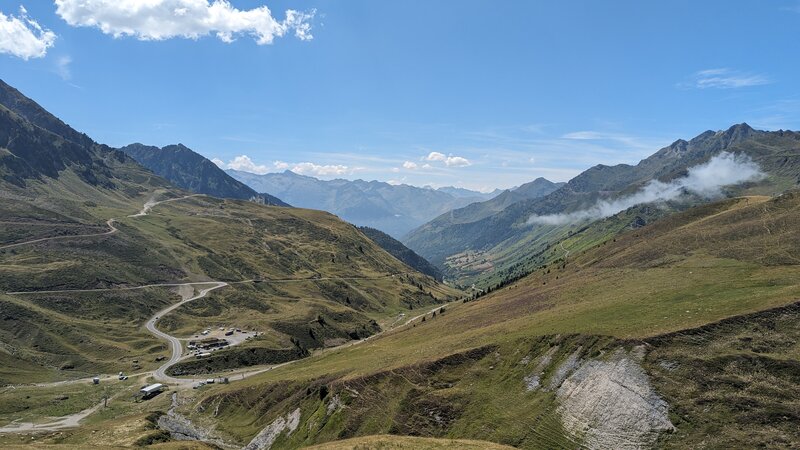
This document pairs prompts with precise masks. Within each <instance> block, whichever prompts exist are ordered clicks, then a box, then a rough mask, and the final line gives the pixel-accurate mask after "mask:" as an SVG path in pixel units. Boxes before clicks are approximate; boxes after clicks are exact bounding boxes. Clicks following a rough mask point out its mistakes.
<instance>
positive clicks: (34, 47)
mask: <svg viewBox="0 0 800 450" xmlns="http://www.w3.org/2000/svg"><path fill="white" fill-rule="evenodd" d="M55 41H56V34H55V33H53V32H52V31H50V30H48V29H46V28H43V27H42V26H41V25H39V23H38V22H37V21H35V20H33V19H31V18H30V17H28V11H27V10H26V9H25V7H23V6H20V7H19V15H17V16H14V15H5V14H3V12H2V11H0V53H6V54H9V55H12V56H16V57H17V58H22V59H24V60H26V61H27V60H28V59H31V58H42V57H44V55H46V54H47V49H49V48H50V47H52V46H53V45H54V44H55Z"/></svg>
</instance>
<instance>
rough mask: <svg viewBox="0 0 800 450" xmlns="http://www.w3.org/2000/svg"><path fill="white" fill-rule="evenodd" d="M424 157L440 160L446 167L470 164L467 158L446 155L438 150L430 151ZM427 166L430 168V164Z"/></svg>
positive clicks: (427, 159) (428, 159) (430, 159)
mask: <svg viewBox="0 0 800 450" xmlns="http://www.w3.org/2000/svg"><path fill="white" fill-rule="evenodd" d="M424 159H425V160H426V161H441V162H443V163H444V165H446V166H447V167H466V166H471V165H472V163H471V162H469V160H468V159H467V158H464V157H461V156H453V155H450V156H447V155H445V154H444V153H439V152H430V153H429V154H428V156H426V157H425V158H424ZM426 165H427V164H426ZM427 166H428V168H430V165H427Z"/></svg>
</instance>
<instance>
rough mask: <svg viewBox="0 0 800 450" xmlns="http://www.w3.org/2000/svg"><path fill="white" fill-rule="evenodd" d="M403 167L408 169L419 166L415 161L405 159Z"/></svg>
mask: <svg viewBox="0 0 800 450" xmlns="http://www.w3.org/2000/svg"><path fill="white" fill-rule="evenodd" d="M403 168H404V169H408V170H414V169H417V168H419V166H418V165H417V163H415V162H411V161H406V162H404V163H403Z"/></svg>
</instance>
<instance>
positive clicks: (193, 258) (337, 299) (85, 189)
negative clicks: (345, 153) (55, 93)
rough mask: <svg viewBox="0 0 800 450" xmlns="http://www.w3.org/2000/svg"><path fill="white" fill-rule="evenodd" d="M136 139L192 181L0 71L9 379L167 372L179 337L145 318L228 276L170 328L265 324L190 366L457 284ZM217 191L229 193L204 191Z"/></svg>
mask: <svg viewBox="0 0 800 450" xmlns="http://www.w3.org/2000/svg"><path fill="white" fill-rule="evenodd" d="M127 150H128V151H131V152H132V153H136V154H137V157H142V154H143V153H148V152H149V153H150V154H152V155H155V156H154V157H153V159H151V160H148V161H149V162H150V163H151V164H158V165H161V166H162V167H165V168H166V167H168V169H164V173H166V174H168V175H169V176H170V178H171V179H180V178H181V177H183V179H184V182H181V184H184V185H186V186H187V187H189V188H191V189H192V190H185V189H182V188H180V187H178V186H176V185H175V184H173V183H171V182H170V181H169V180H167V179H164V178H162V177H161V176H159V175H158V174H156V173H154V172H152V171H151V170H148V169H147V168H146V167H143V166H142V165H140V164H139V163H138V162H137V161H136V160H135V159H134V158H132V157H130V156H128V154H126V153H125V152H123V151H120V150H116V149H113V148H110V147H108V146H105V145H102V144H98V143H96V142H95V141H93V140H92V139H91V138H89V137H88V136H86V135H84V134H81V133H79V132H77V131H75V130H73V129H72V128H71V127H69V126H68V125H67V124H65V123H64V122H63V121H61V120H59V119H58V118H56V117H55V116H54V115H52V114H50V113H49V112H47V111H46V110H44V109H43V108H42V107H41V106H39V105H38V104H37V103H35V102H34V101H32V100H30V99H28V98H27V97H25V96H24V95H23V94H21V93H20V92H19V91H17V90H16V89H14V88H12V87H11V86H9V85H7V84H5V83H2V82H0V196H1V197H2V202H0V217H1V218H2V226H0V384H2V385H7V384H10V383H19V382H23V381H24V382H30V381H31V380H33V381H54V380H59V379H64V378H75V377H85V376H88V375H90V374H93V373H98V372H103V371H105V372H109V371H110V372H115V373H116V372H118V371H120V370H125V371H128V370H138V369H141V368H144V369H155V368H156V367H157V366H159V365H161V364H162V363H160V362H159V361H161V360H162V359H164V358H167V357H168V356H167V354H168V350H169V347H168V346H166V345H164V344H163V343H162V342H161V341H160V340H159V339H158V338H157V337H156V336H154V335H152V334H150V333H149V332H148V331H146V329H145V328H144V327H143V324H144V322H145V321H147V319H148V318H151V317H152V316H153V315H155V314H157V312H158V311H159V310H160V309H163V308H165V307H167V306H169V305H171V304H174V303H175V301H176V299H179V298H180V296H179V295H178V292H177V291H175V289H177V285H182V286H183V287H184V288H189V289H190V290H192V289H194V288H193V286H194V285H197V286H199V287H203V286H207V285H210V283H211V281H210V280H214V281H213V283H215V284H217V285H221V284H222V285H225V288H226V289H224V290H222V291H221V292H220V293H219V294H216V295H215V296H214V297H210V298H208V299H204V300H205V301H206V302H207V303H205V304H204V303H202V302H198V303H197V305H198V308H199V309H192V308H186V309H185V310H182V311H181V312H180V313H179V314H176V315H175V316H174V317H171V318H169V319H168V320H164V321H163V322H160V323H159V326H160V327H162V329H165V330H168V331H169V332H170V333H172V334H180V335H183V336H187V337H188V336H191V335H192V333H195V332H197V330H198V329H200V328H202V327H204V326H208V325H207V324H210V323H211V322H214V323H219V322H226V323H232V324H233V323H235V324H237V326H239V327H251V328H253V329H259V330H260V332H261V333H263V334H262V336H263V337H262V338H260V339H256V340H252V341H250V342H248V344H247V345H246V346H243V347H242V348H241V349H236V350H235V351H233V352H230V353H228V354H226V355H225V356H223V357H222V358H210V359H208V360H207V361H204V362H202V364H199V365H198V364H194V365H191V364H190V365H189V366H185V367H184V366H182V367H176V368H175V369H174V370H178V371H181V372H182V373H185V372H186V371H189V370H194V371H200V372H202V371H207V370H217V369H219V368H220V367H235V366H247V365H252V364H259V363H264V362H269V361H272V362H280V361H286V360H288V359H296V358H302V357H305V356H308V350H309V349H313V348H322V347H326V346H332V345H338V344H339V343H342V342H347V341H351V340H358V339H361V338H364V337H366V336H369V335H371V334H374V333H376V332H379V331H380V330H381V326H380V325H379V324H378V323H377V322H376V321H375V320H374V319H373V318H372V317H373V315H375V314H377V315H378V316H380V315H382V314H389V313H388V312H387V311H392V313H393V312H394V311H395V310H398V309H407V308H415V307H424V306H426V305H433V304H436V303H439V302H442V301H445V300H447V299H453V298H455V296H456V295H458V291H455V290H453V289H451V288H449V287H447V286H444V285H442V284H440V283H439V282H437V281H436V280H435V279H434V278H432V277H429V276H427V275H424V274H422V273H419V272H417V271H416V270H414V269H413V268H411V267H409V266H408V265H406V264H404V263H403V262H401V261H400V260H398V259H396V258H395V257H393V256H392V255H390V254H389V253H387V252H386V251H385V250H383V249H382V248H381V247H380V246H379V245H378V244H376V243H375V242H373V241H372V240H370V239H369V238H368V237H367V236H366V235H365V234H364V233H361V232H360V231H358V229H356V228H355V227H354V226H352V225H351V224H349V223H346V222H343V221H341V220H340V219H338V218H336V217H335V216H333V215H332V214H329V213H326V212H322V211H312V210H305V209H299V208H277V207H274V206H270V205H265V204H263V202H254V201H249V200H251V198H248V196H249V195H251V194H252V192H251V191H248V190H247V189H249V188H246V187H244V186H243V185H241V184H240V183H238V182H236V181H235V180H232V179H230V178H229V177H228V176H227V175H225V174H224V172H222V171H220V170H219V169H216V167H215V166H214V167H209V166H208V165H207V164H205V162H204V160H202V159H201V158H202V157H200V158H198V156H199V155H196V154H194V153H193V152H191V151H189V150H188V149H186V148H185V147H180V146H175V147H171V148H167V149H165V150H161V149H154V148H150V149H147V148H128V149H127ZM140 150H141V151H142V152H139V151H140ZM143 159H144V158H143ZM165 161H167V162H165ZM192 163H195V165H192ZM212 166H213V164H212ZM194 169H197V170H198V172H197V173H194V172H192V171H193V170H194ZM187 174H189V175H191V174H194V176H187ZM220 174H221V175H222V176H220ZM220 180H221V181H223V183H222V184H217V182H218V181H220ZM197 181H200V184H197V183H196V182H197ZM226 181H227V182H226ZM205 189H214V190H216V192H218V193H219V197H216V196H211V195H205V194H196V193H194V192H198V191H201V190H205ZM223 196H228V198H227V199H224V198H220V197H223ZM237 196H238V197H240V198H241V199H237V198H236V197H237ZM392 250H393V251H395V250H397V249H396V248H395V247H392ZM276 279H277V280H280V281H279V282H278V283H277V284H276V285H273V284H272V280H276ZM220 283H221V284H220ZM226 283H230V286H228V285H227V284H226ZM161 285H164V286H163V287H162V286H161ZM131 287H133V289H129V288H131ZM222 305H225V306H222ZM209 314H211V315H216V316H217V317H216V318H213V319H212V318H211V316H210V315H209ZM209 321H211V322H209ZM309 324H310V325H309ZM4 405H5V403H4ZM3 407H5V406H3ZM2 446H3V445H2V444H0V447H2Z"/></svg>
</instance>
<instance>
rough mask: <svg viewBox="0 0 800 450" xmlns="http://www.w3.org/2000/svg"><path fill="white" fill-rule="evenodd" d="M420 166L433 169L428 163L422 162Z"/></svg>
mask: <svg viewBox="0 0 800 450" xmlns="http://www.w3.org/2000/svg"><path fill="white" fill-rule="evenodd" d="M422 168H423V169H433V166H431V165H430V164H423V165H422Z"/></svg>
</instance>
